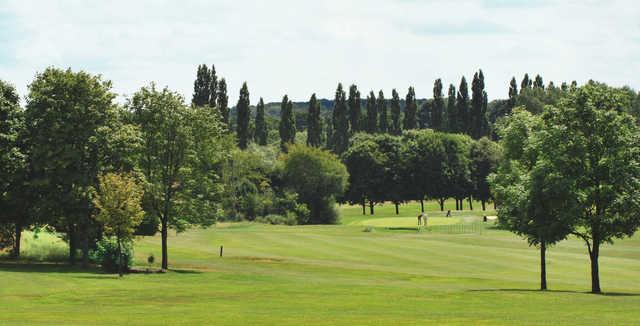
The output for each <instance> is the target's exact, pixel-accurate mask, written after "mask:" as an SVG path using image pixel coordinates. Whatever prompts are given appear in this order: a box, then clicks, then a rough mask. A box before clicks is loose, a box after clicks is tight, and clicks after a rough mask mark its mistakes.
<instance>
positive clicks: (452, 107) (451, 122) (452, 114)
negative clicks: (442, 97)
mask: <svg viewBox="0 0 640 326" xmlns="http://www.w3.org/2000/svg"><path fill="white" fill-rule="evenodd" d="M448 96H449V97H448V98H447V128H445V130H446V131H448V132H458V131H460V130H459V125H460V122H459V121H458V108H457V107H456V87H455V86H453V84H449V91H448Z"/></svg>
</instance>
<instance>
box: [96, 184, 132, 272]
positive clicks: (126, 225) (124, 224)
mask: <svg viewBox="0 0 640 326" xmlns="http://www.w3.org/2000/svg"><path fill="white" fill-rule="evenodd" d="M98 180H99V182H98V190H97V192H96V195H95V198H94V199H93V203H94V205H95V207H96V210H97V211H98V213H97V214H96V215H95V219H96V221H98V222H99V223H100V224H101V225H102V226H103V228H104V233H105V235H107V236H113V237H115V238H116V242H117V244H118V274H119V275H120V277H122V274H123V270H122V267H123V265H124V262H123V261H122V247H123V245H125V244H127V243H131V242H132V241H133V234H134V231H135V229H136V227H137V226H138V225H139V224H140V223H141V222H142V218H143V217H144V211H143V210H142V195H143V193H144V190H143V187H142V186H141V185H140V184H139V182H138V181H137V180H136V177H135V176H134V175H126V174H118V173H106V174H102V175H99V176H98Z"/></svg>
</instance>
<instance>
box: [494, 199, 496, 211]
mask: <svg viewBox="0 0 640 326" xmlns="http://www.w3.org/2000/svg"><path fill="white" fill-rule="evenodd" d="M493 209H496V202H495V201H494V202H493Z"/></svg>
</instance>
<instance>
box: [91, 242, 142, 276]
mask: <svg viewBox="0 0 640 326" xmlns="http://www.w3.org/2000/svg"><path fill="white" fill-rule="evenodd" d="M90 258H91V261H92V262H93V263H95V264H98V265H100V267H102V269H103V270H104V271H105V272H107V273H117V272H118V267H119V262H118V243H117V242H116V240H115V239H114V238H102V239H100V241H98V243H97V244H96V248H95V249H94V250H92V251H91V253H90ZM122 261H123V263H124V266H123V268H122V270H124V271H128V270H129V268H130V267H131V266H132V265H133V248H132V246H131V244H128V243H125V244H123V245H122Z"/></svg>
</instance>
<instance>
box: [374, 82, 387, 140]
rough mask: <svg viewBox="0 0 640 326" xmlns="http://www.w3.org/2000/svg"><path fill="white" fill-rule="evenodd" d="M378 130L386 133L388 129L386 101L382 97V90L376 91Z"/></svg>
mask: <svg viewBox="0 0 640 326" xmlns="http://www.w3.org/2000/svg"><path fill="white" fill-rule="evenodd" d="M377 111H378V115H379V117H378V122H379V125H378V131H379V132H381V133H387V132H388V131H389V120H388V117H387V103H386V101H385V99H384V93H383V92H382V90H380V91H379V92H378V110H377Z"/></svg>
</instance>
